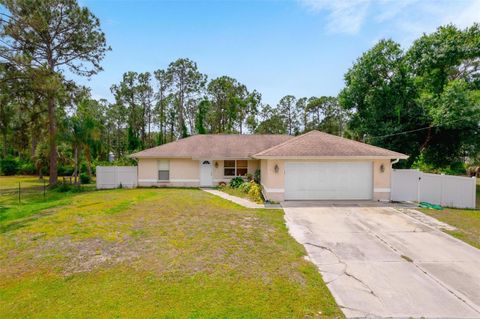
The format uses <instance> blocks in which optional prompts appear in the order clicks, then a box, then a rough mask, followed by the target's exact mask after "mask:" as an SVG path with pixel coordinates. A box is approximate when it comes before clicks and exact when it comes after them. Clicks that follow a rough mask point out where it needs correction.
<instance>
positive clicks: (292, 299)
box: [0, 189, 343, 318]
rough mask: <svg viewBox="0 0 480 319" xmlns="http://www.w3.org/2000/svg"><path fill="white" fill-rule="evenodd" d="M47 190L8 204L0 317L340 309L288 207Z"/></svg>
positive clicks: (176, 195) (154, 193) (170, 195)
mask: <svg viewBox="0 0 480 319" xmlns="http://www.w3.org/2000/svg"><path fill="white" fill-rule="evenodd" d="M50 196H51V197H49V198H48V199H47V200H46V201H43V202H42V201H40V200H38V201H35V200H32V201H31V202H29V203H25V204H22V205H18V206H19V207H14V205H13V204H9V206H8V207H7V208H6V209H5V211H3V212H2V215H3V214H6V216H8V218H4V219H3V220H0V226H1V227H2V229H3V231H2V232H1V233H0V317H1V318H51V317H55V318H64V317H68V318H86V317H89V318H118V317H121V318H342V317H343V315H342V314H341V311H340V310H339V308H338V307H337V305H336V304H335V301H334V299H333V298H332V296H331V294H330V292H329V291H328V289H327V287H326V286H325V284H324V282H323V281H322V278H321V275H320V274H319V272H318V271H317V269H316V268H315V267H314V266H313V265H312V264H311V263H310V262H308V261H306V260H305V259H304V258H303V256H304V255H305V251H304V249H303V247H302V246H301V245H300V244H298V243H297V242H295V241H294V240H293V238H291V237H290V236H289V234H288V232H287V229H286V226H285V223H284V219H283V211H282V210H263V209H260V210H252V209H246V208H243V207H240V206H238V205H235V204H233V203H231V202H229V201H225V200H222V199H221V198H218V197H216V196H213V195H210V194H208V193H206V192H203V191H200V190H196V189H134V190H125V189H119V190H110V191H91V192H84V193H61V194H60V193H56V194H54V192H52V194H50ZM12 212H13V213H12ZM12 225H16V226H15V227H12Z"/></svg>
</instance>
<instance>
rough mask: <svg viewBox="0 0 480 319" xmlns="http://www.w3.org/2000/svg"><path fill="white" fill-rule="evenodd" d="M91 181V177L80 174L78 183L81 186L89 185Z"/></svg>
mask: <svg viewBox="0 0 480 319" xmlns="http://www.w3.org/2000/svg"><path fill="white" fill-rule="evenodd" d="M91 181H92V179H91V177H90V176H88V174H85V173H82V174H80V183H81V184H90V182H91Z"/></svg>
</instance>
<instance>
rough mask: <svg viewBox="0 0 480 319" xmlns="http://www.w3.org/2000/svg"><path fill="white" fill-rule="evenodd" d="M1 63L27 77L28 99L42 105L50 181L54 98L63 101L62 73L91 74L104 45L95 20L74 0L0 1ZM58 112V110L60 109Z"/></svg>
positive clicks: (53, 157)
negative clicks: (0, 16)
mask: <svg viewBox="0 0 480 319" xmlns="http://www.w3.org/2000/svg"><path fill="white" fill-rule="evenodd" d="M2 12H3V13H2V19H1V21H0V37H1V39H2V41H1V45H0V51H1V52H2V54H1V59H2V62H3V63H5V64H10V65H12V66H13V67H14V68H15V69H16V70H18V71H20V70H21V71H22V72H23V73H24V74H23V76H27V78H29V79H30V80H31V87H32V88H34V90H32V93H33V94H34V96H33V100H34V101H35V102H37V103H38V101H42V100H43V101H44V103H45V104H46V105H47V109H48V129H49V130H48V131H49V151H50V158H49V162H50V163H49V167H50V183H51V184H55V183H56V182H57V125H56V124H57V114H58V113H59V112H58V111H57V103H58V102H64V101H65V100H68V92H69V91H70V88H71V87H74V85H72V84H71V83H68V82H67V81H66V80H65V79H64V76H63V74H64V72H65V71H67V70H68V71H69V72H70V73H73V74H76V75H79V76H91V75H93V74H95V73H97V72H99V71H100V70H101V66H100V61H101V60H102V59H103V57H104V55H105V52H106V51H108V50H109V48H108V47H107V45H106V41H105V35H104V34H103V32H102V31H101V29H100V22H99V20H98V19H97V17H95V16H94V15H93V14H92V13H91V12H90V11H89V10H88V9H87V8H82V7H80V6H79V5H78V3H77V2H76V1H75V0H48V1H29V0H6V1H2ZM60 111H61V110H60Z"/></svg>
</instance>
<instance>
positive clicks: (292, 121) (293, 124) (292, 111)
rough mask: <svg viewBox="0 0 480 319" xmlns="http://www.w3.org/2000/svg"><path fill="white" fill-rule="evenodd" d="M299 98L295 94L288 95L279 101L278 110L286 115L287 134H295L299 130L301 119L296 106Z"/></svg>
mask: <svg viewBox="0 0 480 319" xmlns="http://www.w3.org/2000/svg"><path fill="white" fill-rule="evenodd" d="M296 102H297V99H296V98H295V97H294V96H293V95H286V96H284V97H282V98H281V99H280V102H278V105H277V107H278V110H279V112H280V114H282V116H283V117H284V121H285V126H286V128H287V134H289V135H293V134H295V133H298V131H299V127H298V125H299V120H298V115H297V110H296V108H295V106H296Z"/></svg>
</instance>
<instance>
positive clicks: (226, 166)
mask: <svg viewBox="0 0 480 319" xmlns="http://www.w3.org/2000/svg"><path fill="white" fill-rule="evenodd" d="M223 175H225V176H235V161H224V162H223Z"/></svg>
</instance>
